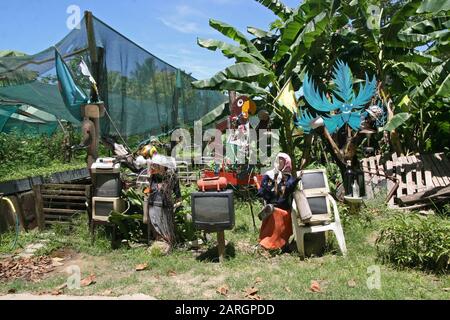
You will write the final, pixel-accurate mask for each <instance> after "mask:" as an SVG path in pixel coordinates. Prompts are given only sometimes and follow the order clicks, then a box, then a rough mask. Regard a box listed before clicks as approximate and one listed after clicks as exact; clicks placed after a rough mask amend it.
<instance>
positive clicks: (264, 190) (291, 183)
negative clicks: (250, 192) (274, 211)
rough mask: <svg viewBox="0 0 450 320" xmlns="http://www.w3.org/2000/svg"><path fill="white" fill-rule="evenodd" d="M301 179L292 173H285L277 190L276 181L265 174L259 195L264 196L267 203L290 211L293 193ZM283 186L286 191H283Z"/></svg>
mask: <svg viewBox="0 0 450 320" xmlns="http://www.w3.org/2000/svg"><path fill="white" fill-rule="evenodd" d="M299 181H300V179H297V178H294V177H293V176H291V175H286V174H283V178H282V179H281V181H280V182H279V183H278V192H275V181H274V180H273V179H271V178H270V177H269V176H268V175H264V176H263V179H262V182H261V188H260V189H259V190H258V193H257V195H258V197H261V198H263V199H264V200H265V201H266V203H267V204H273V205H274V206H275V207H276V208H279V209H282V210H286V211H290V210H291V208H292V194H293V193H294V191H295V188H296V187H297V185H298V183H299ZM283 188H285V190H284V193H283V192H282V191H281V190H282V189H283Z"/></svg>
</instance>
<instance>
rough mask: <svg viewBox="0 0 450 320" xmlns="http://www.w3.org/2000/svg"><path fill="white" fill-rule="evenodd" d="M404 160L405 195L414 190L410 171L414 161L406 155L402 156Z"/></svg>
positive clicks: (414, 185)
mask: <svg viewBox="0 0 450 320" xmlns="http://www.w3.org/2000/svg"><path fill="white" fill-rule="evenodd" d="M404 160H405V162H406V163H405V170H406V193H407V195H411V194H413V193H414V192H415V191H416V188H417V187H416V184H415V183H414V182H413V172H412V166H413V165H414V163H413V162H412V161H411V159H410V158H409V157H408V156H407V157H404Z"/></svg>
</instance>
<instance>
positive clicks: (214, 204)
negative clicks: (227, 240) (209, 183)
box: [191, 190, 235, 232]
mask: <svg viewBox="0 0 450 320" xmlns="http://www.w3.org/2000/svg"><path fill="white" fill-rule="evenodd" d="M191 205H192V220H193V222H194V225H195V227H196V228H197V229H199V230H204V231H206V232H219V231H224V230H231V229H233V228H234V221H235V214H234V195H233V191H232V190H225V191H220V192H195V193H193V194H192V201H191Z"/></svg>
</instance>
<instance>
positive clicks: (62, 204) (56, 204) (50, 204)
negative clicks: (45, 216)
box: [44, 200, 86, 208]
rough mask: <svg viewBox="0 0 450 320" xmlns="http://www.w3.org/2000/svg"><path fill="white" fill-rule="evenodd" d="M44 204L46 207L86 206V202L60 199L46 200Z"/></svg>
mask: <svg viewBox="0 0 450 320" xmlns="http://www.w3.org/2000/svg"><path fill="white" fill-rule="evenodd" d="M44 206H45V207H46V208H52V207H71V208H73V207H76V208H86V203H85V202H59V201H56V202H55V201H48V200H47V201H44Z"/></svg>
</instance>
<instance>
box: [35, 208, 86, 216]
mask: <svg viewBox="0 0 450 320" xmlns="http://www.w3.org/2000/svg"><path fill="white" fill-rule="evenodd" d="M42 211H43V212H44V213H55V214H60V215H68V214H69V215H70V214H72V215H73V214H75V213H81V212H86V209H85V210H77V209H58V208H44V209H43V210H42Z"/></svg>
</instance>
